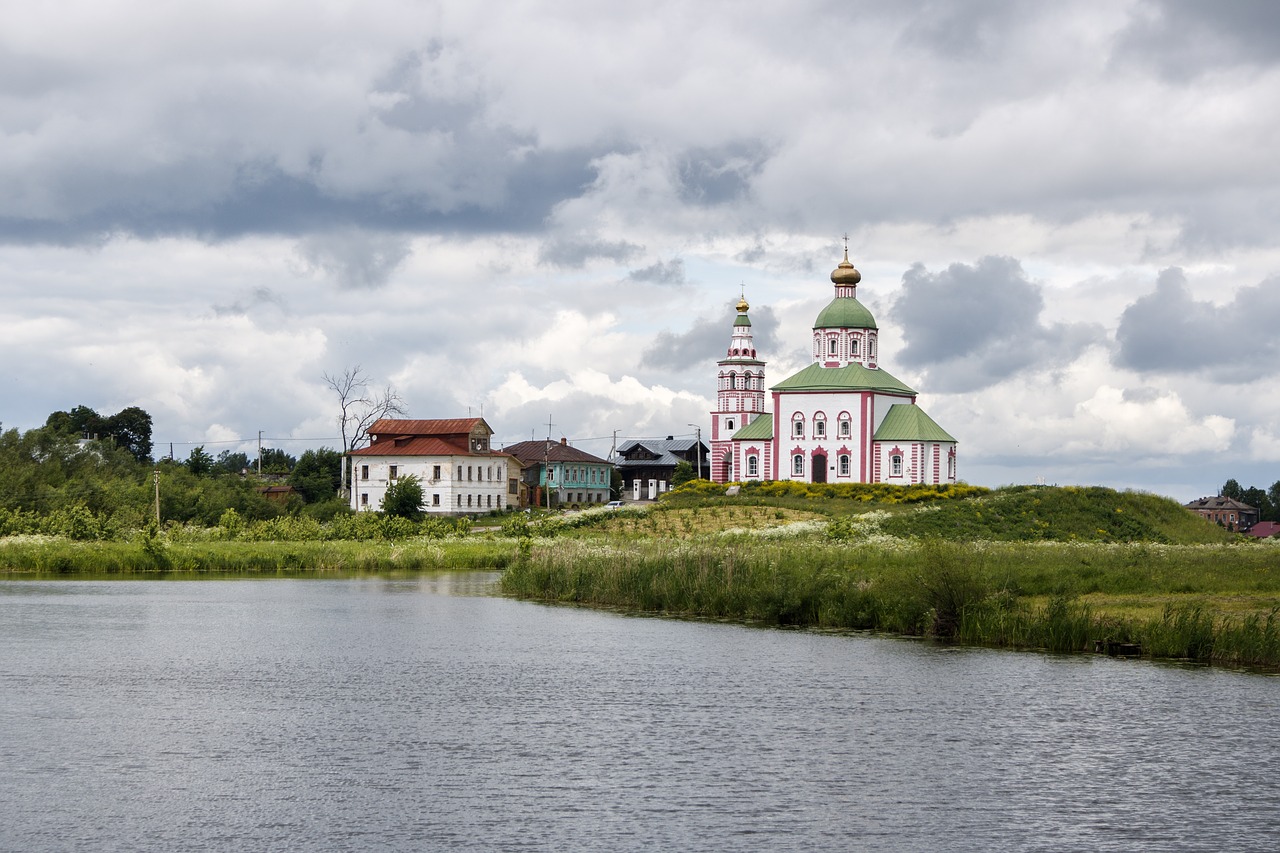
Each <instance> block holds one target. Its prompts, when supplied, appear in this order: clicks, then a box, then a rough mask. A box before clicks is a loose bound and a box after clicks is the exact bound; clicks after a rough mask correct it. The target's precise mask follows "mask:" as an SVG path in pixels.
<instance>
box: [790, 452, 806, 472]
mask: <svg viewBox="0 0 1280 853" xmlns="http://www.w3.org/2000/svg"><path fill="white" fill-rule="evenodd" d="M791 473H792V474H794V475H795V476H797V477H803V476H804V454H802V453H797V454H796V455H795V456H792V457H791Z"/></svg>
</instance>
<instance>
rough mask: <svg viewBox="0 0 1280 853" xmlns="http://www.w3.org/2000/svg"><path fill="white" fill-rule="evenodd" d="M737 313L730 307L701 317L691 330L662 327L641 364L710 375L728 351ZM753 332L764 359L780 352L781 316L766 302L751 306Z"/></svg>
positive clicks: (645, 352) (757, 349)
mask: <svg viewBox="0 0 1280 853" xmlns="http://www.w3.org/2000/svg"><path fill="white" fill-rule="evenodd" d="M734 316H735V315H734V314H733V313H732V308H731V307H730V308H729V310H728V311H726V313H725V315H724V316H723V317H702V318H699V319H698V321H697V322H696V323H694V324H693V327H692V328H690V329H689V330H688V331H685V332H679V333H677V332H671V331H667V330H663V331H661V332H659V333H658V334H657V335H656V336H655V338H654V341H653V344H652V345H651V346H650V347H649V348H648V349H646V350H645V351H644V355H643V356H642V357H641V359H640V363H641V364H642V365H644V366H645V367H651V368H661V369H669V370H694V371H698V370H700V371H702V372H703V373H704V374H706V375H711V372H712V368H713V365H714V364H715V363H716V362H717V361H718V360H719V359H721V358H724V357H725V354H726V353H727V352H728V349H729V339H730V337H731V336H732V334H733V318H734ZM751 334H752V339H753V340H754V342H755V345H756V352H758V353H759V354H760V358H761V359H763V360H765V361H768V360H769V358H770V354H773V355H776V354H777V351H778V348H779V345H778V317H777V315H776V314H775V313H774V311H773V309H772V308H770V307H769V306H767V305H766V306H764V307H762V308H753V309H751Z"/></svg>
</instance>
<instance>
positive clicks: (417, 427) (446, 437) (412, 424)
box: [350, 418, 505, 456]
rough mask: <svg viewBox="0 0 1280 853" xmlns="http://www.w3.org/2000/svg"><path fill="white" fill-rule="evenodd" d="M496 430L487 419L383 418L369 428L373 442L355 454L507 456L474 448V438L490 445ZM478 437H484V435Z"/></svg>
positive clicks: (484, 444)
mask: <svg viewBox="0 0 1280 853" xmlns="http://www.w3.org/2000/svg"><path fill="white" fill-rule="evenodd" d="M491 435H493V429H492V428H491V427H490V426H489V424H487V423H485V420H484V418H438V419H427V420H420V419H410V418H380V419H379V420H376V421H374V422H373V424H372V425H371V426H370V427H369V439H370V442H371V443H370V444H369V446H368V447H362V448H360V449H359V450H353V451H351V453H350V455H351V456H503V455H505V454H502V453H495V452H493V451H492V450H479V449H476V450H473V449H472V438H473V437H476V440H477V441H480V442H483V443H482V444H479V445H478V446H479V447H485V446H487V444H488V437H489V436H491ZM478 436H483V438H480V437H478Z"/></svg>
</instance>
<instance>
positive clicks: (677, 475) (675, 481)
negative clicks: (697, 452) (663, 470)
mask: <svg viewBox="0 0 1280 853" xmlns="http://www.w3.org/2000/svg"><path fill="white" fill-rule="evenodd" d="M692 479H694V471H693V463H692V462H688V461H686V460H684V459H681V460H680V461H679V462H677V463H676V470H675V471H672V472H671V485H672V487H675V486H682V485H684V484H685V483H687V482H689V481H690V480H692Z"/></svg>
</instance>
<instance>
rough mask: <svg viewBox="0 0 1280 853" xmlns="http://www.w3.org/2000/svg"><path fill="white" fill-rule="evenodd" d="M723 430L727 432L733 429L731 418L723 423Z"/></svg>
mask: <svg viewBox="0 0 1280 853" xmlns="http://www.w3.org/2000/svg"><path fill="white" fill-rule="evenodd" d="M724 428H725V429H728V430H731V429H733V418H729V420H727V421H725V422H724Z"/></svg>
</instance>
